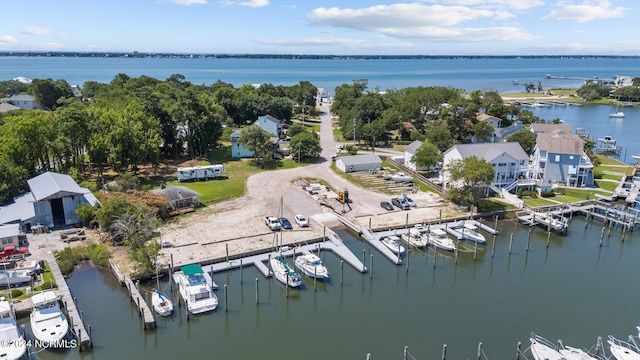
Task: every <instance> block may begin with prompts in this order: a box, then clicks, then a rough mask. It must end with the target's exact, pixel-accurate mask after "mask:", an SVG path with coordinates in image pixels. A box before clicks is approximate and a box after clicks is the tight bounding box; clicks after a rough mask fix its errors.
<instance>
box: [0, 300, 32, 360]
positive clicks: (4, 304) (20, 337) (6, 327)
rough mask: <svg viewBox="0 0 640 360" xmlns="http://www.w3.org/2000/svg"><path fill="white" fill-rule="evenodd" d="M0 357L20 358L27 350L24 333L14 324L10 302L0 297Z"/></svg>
mask: <svg viewBox="0 0 640 360" xmlns="http://www.w3.org/2000/svg"><path fill="white" fill-rule="evenodd" d="M0 341H1V342H2V346H0V358H2V359H21V358H22V357H23V356H24V355H25V353H26V352H27V342H26V341H25V340H24V334H22V331H20V328H19V327H18V324H16V320H15V316H14V315H13V311H12V309H11V304H10V303H9V302H8V301H7V300H5V298H4V297H0Z"/></svg>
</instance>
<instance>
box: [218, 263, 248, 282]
mask: <svg viewBox="0 0 640 360" xmlns="http://www.w3.org/2000/svg"><path fill="white" fill-rule="evenodd" d="M211 279H213V276H211ZM240 284H242V259H240Z"/></svg>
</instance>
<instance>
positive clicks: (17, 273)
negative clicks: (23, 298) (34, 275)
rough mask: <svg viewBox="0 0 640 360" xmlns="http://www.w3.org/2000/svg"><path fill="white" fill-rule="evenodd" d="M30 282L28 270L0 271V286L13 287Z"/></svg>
mask: <svg viewBox="0 0 640 360" xmlns="http://www.w3.org/2000/svg"><path fill="white" fill-rule="evenodd" d="M29 281H31V271H29V270H6V271H5V270H0V286H13V285H18V284H24V283H28V282H29Z"/></svg>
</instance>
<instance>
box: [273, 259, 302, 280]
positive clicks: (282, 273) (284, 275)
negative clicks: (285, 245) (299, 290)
mask: <svg viewBox="0 0 640 360" xmlns="http://www.w3.org/2000/svg"><path fill="white" fill-rule="evenodd" d="M269 265H270V266H271V271H273V275H274V276H275V278H276V279H277V280H278V281H280V282H281V283H283V284H285V285H288V286H291V287H299V286H300V285H302V276H300V273H298V272H297V271H295V270H293V269H292V268H291V266H289V264H287V261H286V260H285V258H284V256H283V255H280V254H278V255H276V256H272V257H271V259H269Z"/></svg>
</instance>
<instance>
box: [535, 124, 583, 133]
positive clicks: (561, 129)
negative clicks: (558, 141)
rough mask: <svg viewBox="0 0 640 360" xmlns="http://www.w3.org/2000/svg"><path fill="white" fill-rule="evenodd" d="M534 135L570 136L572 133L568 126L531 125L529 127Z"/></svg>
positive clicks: (571, 128)
mask: <svg viewBox="0 0 640 360" xmlns="http://www.w3.org/2000/svg"><path fill="white" fill-rule="evenodd" d="M529 130H531V132H532V133H534V134H539V133H547V134H549V133H553V134H571V133H573V127H572V126H571V125H569V124H564V123H560V124H553V123H533V124H531V126H529Z"/></svg>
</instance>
